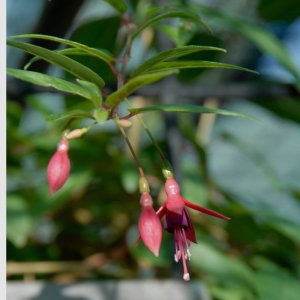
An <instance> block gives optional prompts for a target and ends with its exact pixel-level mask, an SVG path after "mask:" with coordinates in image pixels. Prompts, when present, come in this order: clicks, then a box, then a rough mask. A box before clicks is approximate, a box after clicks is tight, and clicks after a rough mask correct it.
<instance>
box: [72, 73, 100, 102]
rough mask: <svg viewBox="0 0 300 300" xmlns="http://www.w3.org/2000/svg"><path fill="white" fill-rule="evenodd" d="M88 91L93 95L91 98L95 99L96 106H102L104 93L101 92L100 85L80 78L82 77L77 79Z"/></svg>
mask: <svg viewBox="0 0 300 300" xmlns="http://www.w3.org/2000/svg"><path fill="white" fill-rule="evenodd" d="M76 81H77V82H78V83H79V84H80V85H81V86H82V87H83V88H84V89H85V90H86V91H88V92H89V94H90V96H91V99H93V100H94V102H95V103H96V106H97V107H100V106H101V104H102V95H101V94H100V92H99V89H98V87H97V86H96V85H95V84H93V83H91V82H89V81H85V80H80V79H77V80H76Z"/></svg>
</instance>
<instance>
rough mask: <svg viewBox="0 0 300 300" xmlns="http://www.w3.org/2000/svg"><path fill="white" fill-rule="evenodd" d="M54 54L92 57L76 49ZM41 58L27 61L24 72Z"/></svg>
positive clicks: (59, 51)
mask: <svg viewBox="0 0 300 300" xmlns="http://www.w3.org/2000/svg"><path fill="white" fill-rule="evenodd" d="M54 51H55V52H57V53H59V54H62V55H66V56H72V55H89V56H94V55H91V54H89V53H86V52H84V51H82V50H80V49H76V48H66V49H62V50H54ZM40 59H41V58H40V57H38V56H34V57H33V58H31V59H30V60H29V62H28V63H27V64H26V65H25V67H24V70H27V69H29V67H30V66H31V65H32V64H34V63H35V62H37V61H39V60H40Z"/></svg>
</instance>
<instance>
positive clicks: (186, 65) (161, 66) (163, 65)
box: [148, 61, 258, 74]
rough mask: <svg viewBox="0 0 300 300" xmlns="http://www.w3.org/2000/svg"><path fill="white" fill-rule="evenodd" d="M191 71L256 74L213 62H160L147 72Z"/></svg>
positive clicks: (245, 69) (244, 69)
mask: <svg viewBox="0 0 300 300" xmlns="http://www.w3.org/2000/svg"><path fill="white" fill-rule="evenodd" d="M174 68H176V69H193V68H221V69H233V70H240V71H246V72H250V73H254V74H258V73H257V72H256V71H253V70H250V69H247V68H243V67H239V66H235V65H230V64H224V63H219V62H214V61H168V62H160V63H158V64H156V65H154V66H153V67H151V68H150V69H149V70H148V72H152V71H161V70H166V69H174Z"/></svg>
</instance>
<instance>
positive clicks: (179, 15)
mask: <svg viewBox="0 0 300 300" xmlns="http://www.w3.org/2000/svg"><path fill="white" fill-rule="evenodd" d="M168 18H183V19H189V20H192V21H194V22H195V23H198V24H201V25H202V26H204V27H205V28H206V29H208V30H209V28H208V27H207V25H206V24H205V23H204V22H203V21H202V20H201V19H200V18H199V17H198V16H197V15H196V14H194V13H191V12H186V11H179V10H173V11H170V12H166V13H163V14H161V15H158V16H155V17H153V18H151V19H149V20H148V21H146V22H145V23H144V24H142V25H141V26H139V27H138V28H137V30H136V32H135V33H134V34H133V35H132V40H134V39H135V38H136V37H137V36H138V35H139V34H140V33H141V32H142V31H143V30H144V29H145V28H147V27H149V26H151V25H153V24H155V23H157V22H159V21H161V20H164V19H168Z"/></svg>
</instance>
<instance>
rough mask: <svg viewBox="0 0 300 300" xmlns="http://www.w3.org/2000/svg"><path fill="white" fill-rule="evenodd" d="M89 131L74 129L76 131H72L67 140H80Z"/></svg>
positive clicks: (67, 135) (86, 129)
mask: <svg viewBox="0 0 300 300" xmlns="http://www.w3.org/2000/svg"><path fill="white" fill-rule="evenodd" d="M88 130H89V129H88V128H80V129H79V128H78V129H74V130H72V131H70V132H69V133H67V134H66V138H67V139H68V140H72V139H78V138H80V137H81V136H82V135H84V134H85V133H86V132H87V131H88Z"/></svg>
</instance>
